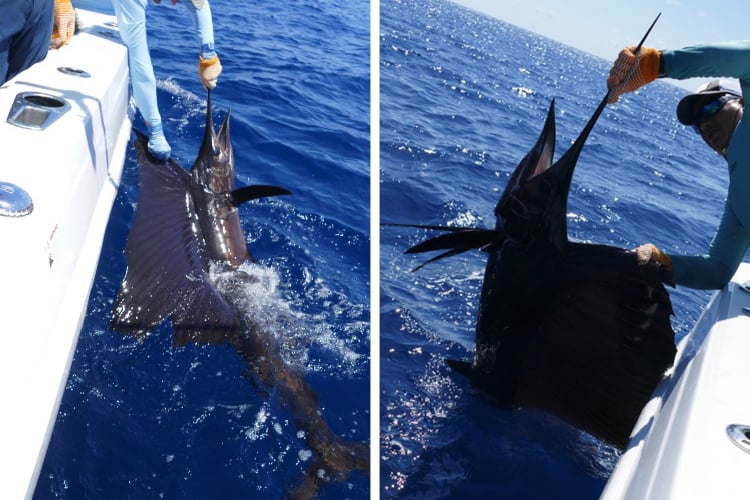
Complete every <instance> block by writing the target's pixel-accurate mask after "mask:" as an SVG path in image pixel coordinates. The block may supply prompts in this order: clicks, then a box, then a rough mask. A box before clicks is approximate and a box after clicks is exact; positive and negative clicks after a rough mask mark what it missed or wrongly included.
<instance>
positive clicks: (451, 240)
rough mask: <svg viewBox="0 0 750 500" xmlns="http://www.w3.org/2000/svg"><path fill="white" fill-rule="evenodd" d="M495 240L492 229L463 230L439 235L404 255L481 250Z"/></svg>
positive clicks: (494, 232)
mask: <svg viewBox="0 0 750 500" xmlns="http://www.w3.org/2000/svg"><path fill="white" fill-rule="evenodd" d="M496 240H497V231H495V230H494V229H464V230H462V231H459V232H453V233H448V234H441V235H440V236H435V237H434V238H430V239H429V240H426V241H423V242H422V243H419V244H418V245H414V246H413V247H411V248H409V249H407V250H406V251H405V252H404V253H423V252H432V251H435V250H447V249H456V250H462V251H465V250H473V249H476V248H483V247H486V246H487V245H490V244H492V243H494V242H495V241H496Z"/></svg>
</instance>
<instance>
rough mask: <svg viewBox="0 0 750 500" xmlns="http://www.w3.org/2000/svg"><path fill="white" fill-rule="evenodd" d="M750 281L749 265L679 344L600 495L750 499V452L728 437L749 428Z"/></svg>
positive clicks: (609, 497) (640, 499)
mask: <svg viewBox="0 0 750 500" xmlns="http://www.w3.org/2000/svg"><path fill="white" fill-rule="evenodd" d="M748 280H750V264H747V263H743V264H742V265H741V266H740V269H739V270H738V272H737V274H736V275H735V277H734V278H733V280H732V282H731V283H730V284H729V285H728V286H727V287H726V288H725V289H723V290H721V291H720V292H718V293H717V294H716V295H714V297H713V298H712V300H711V301H710V303H709V306H708V308H707V309H706V311H705V312H704V313H703V315H702V316H701V318H700V319H699V320H698V322H697V323H696V326H695V328H694V329H693V330H692V331H691V333H690V334H689V335H688V336H687V337H686V338H685V339H684V341H683V342H682V343H681V344H680V346H679V349H678V355H677V359H678V362H677V363H676V367H675V368H674V369H673V370H672V372H671V373H670V374H669V375H668V376H667V377H666V378H665V380H664V381H663V383H662V384H660V385H659V387H657V389H656V391H655V393H654V398H653V399H652V400H651V401H650V402H649V404H648V405H647V406H646V408H644V410H643V412H642V414H641V418H640V419H639V422H638V423H637V424H636V428H635V430H634V432H633V437H632V438H631V443H630V445H629V447H628V449H627V450H626V451H625V452H624V454H623V455H622V457H621V458H620V460H619V462H618V464H617V466H616V467H615V470H614V472H613V474H612V477H611V478H610V480H609V482H608V483H607V486H606V488H605V490H604V492H603V494H602V498H603V499H606V500H613V499H633V500H635V499H638V500H647V499H654V500H656V499H659V500H664V499H675V500H676V499H702V498H750V487H749V486H748V482H747V477H748V471H750V453H747V452H746V451H743V450H742V449H741V448H740V447H739V446H737V445H735V444H734V443H733V442H732V441H731V440H730V439H729V437H728V435H727V427H728V426H729V425H731V424H744V425H750V398H748V397H747V383H748V381H749V380H750V363H748V357H747V353H750V317H748V315H747V314H746V313H745V312H744V311H743V307H750V293H748V292H746V291H744V290H743V289H742V288H741V287H740V286H739V285H740V284H742V283H744V282H746V281H748Z"/></svg>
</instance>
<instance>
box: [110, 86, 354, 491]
mask: <svg viewBox="0 0 750 500" xmlns="http://www.w3.org/2000/svg"><path fill="white" fill-rule="evenodd" d="M229 115H230V113H227V114H226V116H225V117H224V121H223V123H222V124H221V126H220V129H219V133H218V134H217V133H216V131H215V130H214V126H213V119H212V107H211V92H210V91H209V93H208V96H207V109H206V125H205V132H204V135H203V140H202V142H201V145H200V149H199V151H198V156H197V158H196V160H195V162H194V164H193V165H192V167H191V169H190V171H189V172H188V171H186V170H185V169H184V168H183V167H182V166H180V165H179V164H178V163H177V162H176V161H175V160H174V159H173V158H169V159H168V160H167V161H157V160H155V159H154V158H152V157H151V156H150V155H149V154H148V150H147V142H148V138H147V137H146V136H145V135H143V134H141V133H140V132H138V131H135V130H134V132H135V135H136V137H135V141H134V142H135V151H136V156H137V162H138V188H139V200H138V204H137V206H136V211H135V215H134V220H133V224H132V227H131V229H130V232H129V234H128V238H127V242H126V246H125V255H126V260H127V271H126V274H125V277H124V278H123V281H122V283H121V285H120V289H119V292H118V295H117V299H116V301H115V304H114V308H113V314H112V322H111V326H112V328H113V329H114V330H116V331H119V332H121V333H124V334H130V335H133V336H135V337H136V338H139V339H142V338H144V337H145V336H146V334H147V333H148V332H149V331H150V330H151V329H153V328H154V327H156V326H157V325H159V324H161V323H162V322H163V321H165V320H167V319H168V318H169V319H170V320H171V323H172V332H173V335H172V343H173V345H174V346H175V347H182V346H185V345H188V344H213V345H216V344H222V343H227V344H229V345H230V346H232V347H234V349H235V350H236V351H237V353H238V354H239V355H240V356H241V357H242V358H243V359H244V360H245V361H246V363H247V365H248V368H249V369H248V373H249V374H250V376H251V378H252V382H253V383H254V385H255V386H256V387H258V388H259V389H261V390H263V391H265V392H271V391H275V393H276V394H277V395H278V397H279V400H280V401H281V402H282V404H283V405H284V407H285V408H286V409H287V410H288V411H289V412H290V413H291V415H292V420H293V422H294V424H295V425H296V427H297V428H298V429H300V430H302V431H304V435H305V440H306V443H307V445H308V446H309V447H310V449H311V450H312V452H313V459H312V460H311V462H310V464H309V466H308V468H307V470H306V472H305V474H304V478H303V479H302V481H301V482H300V484H298V485H297V486H296V487H295V488H294V489H293V490H292V491H290V492H289V496H291V497H294V498H311V497H313V496H315V495H316V494H317V491H318V490H319V488H320V487H321V486H322V484H323V483H325V482H333V481H342V480H345V479H346V477H348V475H349V474H350V473H351V472H352V471H355V470H359V471H363V472H365V473H368V472H369V447H368V445H367V444H366V443H351V442H345V441H344V440H343V439H342V438H340V437H339V436H337V435H336V434H335V433H334V432H333V431H332V430H331V429H330V428H329V426H328V423H327V422H326V420H325V419H324V417H323V414H322V412H321V410H320V408H319V407H318V403H317V395H316V393H315V391H314V390H313V389H312V387H310V386H309V385H308V384H307V382H306V381H305V379H304V376H303V374H302V373H301V372H300V371H299V370H298V369H296V368H294V367H292V366H289V365H288V364H287V363H286V362H285V361H284V359H283V358H282V355H281V352H280V350H279V346H278V345H277V343H276V341H275V339H274V336H273V335H272V334H271V333H269V332H267V331H264V329H263V327H262V326H261V325H259V324H257V322H255V321H253V319H252V317H253V315H252V311H246V310H243V308H244V307H246V304H243V303H242V295H243V293H242V291H243V287H245V286H246V285H247V284H248V283H252V282H253V280H255V279H257V278H255V277H253V276H252V275H251V274H249V273H248V272H246V271H245V270H244V269H246V267H243V264H245V263H247V262H253V260H254V259H253V257H252V255H251V254H250V252H249V250H248V248H247V244H246V240H245V236H244V233H243V231H242V226H241V223H240V219H239V213H238V207H239V206H240V204H242V203H244V202H246V201H250V200H255V199H258V198H262V197H267V196H278V195H287V194H290V192H289V191H288V190H286V189H284V188H280V187H276V186H269V185H254V186H244V187H240V188H235V168H234V153H233V150H232V144H231V141H230V136H229ZM216 276H221V278H220V279H218V278H216ZM219 281H221V283H219ZM220 284H221V286H220Z"/></svg>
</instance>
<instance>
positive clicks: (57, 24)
mask: <svg viewBox="0 0 750 500" xmlns="http://www.w3.org/2000/svg"><path fill="white" fill-rule="evenodd" d="M75 30H76V11H75V10H74V9H73V4H72V3H71V2H70V0H55V18H54V22H53V28H52V39H51V40H50V43H49V46H50V48H53V49H59V48H60V47H62V46H63V45H65V44H66V43H68V41H69V40H70V39H71V38H73V33H75Z"/></svg>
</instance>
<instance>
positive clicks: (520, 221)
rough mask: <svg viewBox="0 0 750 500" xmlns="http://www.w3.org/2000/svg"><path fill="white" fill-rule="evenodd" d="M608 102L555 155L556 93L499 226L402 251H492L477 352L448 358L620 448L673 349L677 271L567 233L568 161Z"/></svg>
mask: <svg viewBox="0 0 750 500" xmlns="http://www.w3.org/2000/svg"><path fill="white" fill-rule="evenodd" d="M605 104H606V102H605V101H602V104H600V107H599V108H597V110H596V111H595V112H594V115H593V116H592V117H591V119H590V120H589V122H588V123H587V124H586V126H585V128H584V129H583V131H582V132H581V134H580V135H579V137H578V138H577V139H576V141H575V143H574V144H573V146H571V148H570V149H569V150H568V151H567V152H565V154H564V155H563V156H562V157H561V158H560V159H559V160H558V161H556V162H554V163H553V161H552V160H553V153H554V146H555V116H554V109H555V105H554V101H552V104H551V105H550V107H549V111H548V114H547V119H546V121H545V124H544V127H543V129H542V131H541V133H540V136H539V138H538V140H537V142H536V144H535V145H534V146H533V147H532V148H531V150H530V151H529V153H528V154H527V155H526V156H525V157H524V158H523V160H522V161H521V162H520V164H519V165H518V166H517V167H516V169H515V171H514V172H513V174H512V176H511V177H510V180H509V182H508V184H507V185H506V187H505V190H504V191H503V194H502V196H501V197H500V200H499V202H498V203H497V206H496V207H495V216H496V224H495V228H494V229H492V230H487V229H475V228H462V230H455V229H454V230H452V231H451V232H450V233H449V234H444V235H441V236H438V237H436V238H433V239H430V240H427V241H425V242H423V243H421V244H419V245H416V246H415V247H412V248H411V249H409V250H408V251H407V252H427V251H435V250H442V251H446V250H447V251H448V253H450V252H451V251H460V252H463V251H466V250H468V249H472V248H476V249H483V250H484V251H485V252H487V254H488V258H487V265H486V269H485V274H484V281H483V285H482V292H481V299H480V304H479V311H478V315H477V323H476V334H475V346H474V356H473V359H472V360H471V361H460V360H449V361H448V363H449V365H450V366H451V367H452V368H453V369H454V370H456V371H457V372H459V373H462V374H464V375H466V376H467V377H468V378H469V379H470V381H471V383H472V384H473V385H474V386H476V387H478V388H479V389H481V391H483V392H484V393H485V394H487V395H489V396H490V397H491V398H492V399H493V400H494V401H495V402H496V403H497V404H498V405H500V406H501V407H503V408H521V407H527V408H537V409H541V410H544V411H546V412H548V413H550V414H553V415H555V416H557V417H559V418H561V419H563V420H565V421H567V422H568V423H570V424H572V425H573V426H575V427H577V428H579V429H582V430H584V431H586V432H588V433H590V434H592V435H594V436H596V437H598V438H600V439H602V440H605V441H607V442H610V443H612V444H614V445H616V446H619V447H624V446H625V445H626V444H627V441H628V438H629V435H630V432H631V431H632V429H633V426H634V425H635V422H636V420H637V418H638V416H639V415H640V412H641V410H642V408H643V407H644V405H645V404H646V403H647V402H648V400H649V398H650V396H651V394H652V392H653V390H654V388H655V386H656V384H657V383H658V382H659V381H660V380H661V379H662V377H663V375H664V373H665V371H666V370H667V369H668V368H669V367H670V366H671V365H672V363H673V360H674V355H675V346H674V331H673V330H672V327H671V324H670V316H671V315H672V306H671V302H670V299H669V294H668V293H667V291H666V289H665V288H664V283H666V284H670V285H673V279H672V275H671V271H670V270H669V269H667V268H666V267H664V266H662V265H660V264H657V263H648V264H645V265H639V263H638V260H637V257H636V254H635V252H633V251H629V250H624V249H621V248H616V247H612V246H606V245H597V244H586V243H577V242H572V241H570V240H569V239H568V233H567V219H566V213H567V200H568V193H569V190H570V185H571V180H572V177H573V171H574V169H575V166H576V162H577V161H578V158H579V155H580V153H581V150H582V148H583V145H584V143H585V141H586V139H587V137H588V135H589V133H590V132H591V129H592V128H593V126H594V124H595V122H596V120H597V119H598V117H599V115H600V114H601V110H602V109H603V107H604V105H605ZM443 255H445V254H443Z"/></svg>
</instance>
